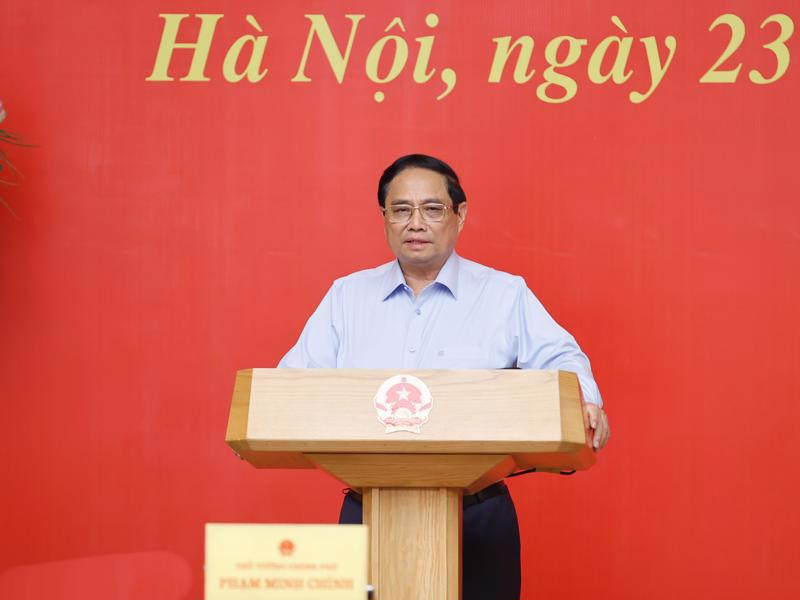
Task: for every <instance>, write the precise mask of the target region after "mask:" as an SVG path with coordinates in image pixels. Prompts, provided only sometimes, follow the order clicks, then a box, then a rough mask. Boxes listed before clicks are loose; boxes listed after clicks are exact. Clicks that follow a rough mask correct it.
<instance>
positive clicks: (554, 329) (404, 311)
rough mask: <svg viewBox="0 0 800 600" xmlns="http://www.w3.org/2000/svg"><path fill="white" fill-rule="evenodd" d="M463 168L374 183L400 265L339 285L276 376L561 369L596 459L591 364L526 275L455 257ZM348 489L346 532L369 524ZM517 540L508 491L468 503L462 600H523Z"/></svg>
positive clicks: (419, 159)
mask: <svg viewBox="0 0 800 600" xmlns="http://www.w3.org/2000/svg"><path fill="white" fill-rule="evenodd" d="M466 200H467V199H466V195H465V193H464V190H463V189H462V188H461V184H460V182H459V179H458V176H457V175H456V173H455V171H453V169H452V168H451V167H450V166H448V165H447V164H446V163H444V162H443V161H441V160H439V159H437V158H434V157H431V156H426V155H423V154H411V155H408V156H403V157H401V158H399V159H397V160H396V161H395V162H394V163H392V164H391V165H390V166H389V167H388V168H387V169H386V170H385V171H384V172H383V175H382V176H381V178H380V181H379V182H378V203H379V205H380V209H381V211H382V213H383V222H384V232H385V234H386V240H387V242H388V244H389V248H390V249H391V250H392V252H393V253H394V255H395V256H396V257H397V260H394V261H392V262H390V263H387V264H384V265H381V266H379V267H376V268H374V269H368V270H365V271H359V272H356V273H352V274H351V275H347V276H345V277H342V278H341V279H337V280H336V281H335V282H334V283H333V285H332V286H331V288H330V290H328V293H327V294H326V295H325V297H324V298H323V299H322V302H321V303H320V305H319V306H318V307H317V309H316V311H314V314H313V315H311V318H310V319H309V320H308V323H307V324H306V326H305V328H304V329H303V332H302V334H301V335H300V339H298V341H297V343H296V344H295V345H294V347H293V348H292V349H291V350H290V351H289V352H288V353H287V354H286V356H284V357H283V359H282V360H281V361H280V364H279V365H278V366H279V367H290V368H314V367H317V368H353V369H398V370H400V369H404V370H405V369H408V370H412V369H507V368H521V369H560V370H564V371H573V372H575V373H577V375H578V379H579V381H580V385H581V390H582V392H583V397H584V400H585V402H586V408H585V413H586V414H585V417H586V420H587V422H588V424H589V426H590V427H591V428H592V429H593V430H594V434H593V439H592V444H593V446H594V448H595V449H597V450H599V449H600V448H602V447H603V446H604V445H605V444H606V442H607V441H608V436H609V428H608V420H607V418H606V415H605V413H604V411H603V409H602V399H601V397H600V392H599V390H598V388H597V384H596V383H595V381H594V378H593V376H592V371H591V367H590V365H589V360H588V358H587V357H586V355H585V354H583V352H581V349H580V348H579V347H578V345H577V343H576V342H575V339H574V338H573V337H572V336H571V335H570V334H569V333H567V332H566V331H565V330H564V329H563V328H562V327H560V326H559V325H558V324H557V323H556V322H555V321H554V320H553V319H552V317H550V315H549V314H548V313H547V311H545V309H544V307H543V306H542V305H541V303H540V302H539V301H538V300H537V299H536V297H535V296H534V295H533V293H532V292H531V291H530V290H529V289H528V287H527V285H526V283H525V281H524V280H523V279H522V278H521V277H518V276H514V275H509V274H508V273H503V272H501V271H495V270H494V269H491V268H489V267H486V266H483V265H480V264H478V263H475V262H472V261H470V260H467V259H464V258H462V257H460V256H459V255H458V254H457V253H456V252H455V246H456V242H457V241H458V236H459V234H460V233H461V230H462V229H463V227H464V223H465V221H466V217H467V202H466ZM361 519H362V507H361V502H360V498H359V496H358V495H357V494H356V493H355V492H353V491H350V492H348V494H347V495H346V496H345V500H344V503H343V505H342V511H341V515H340V517H339V522H340V523H361ZM519 555H520V542H519V528H518V525H517V516H516V512H515V510H514V504H513V502H512V500H511V497H510V495H509V493H508V488H507V487H506V486H505V484H504V483H503V482H498V483H495V484H493V485H491V486H489V487H487V488H485V489H484V490H481V491H480V492H478V493H477V494H473V495H469V496H464V513H463V562H462V573H463V581H462V594H463V599H464V600H478V599H480V600H483V599H486V598H493V599H495V600H515V599H516V598H519V593H520V580H521V571H520V557H519Z"/></svg>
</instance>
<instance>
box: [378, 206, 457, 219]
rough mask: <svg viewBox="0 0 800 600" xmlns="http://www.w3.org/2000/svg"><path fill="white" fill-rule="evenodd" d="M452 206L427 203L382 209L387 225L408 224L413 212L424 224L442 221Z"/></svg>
mask: <svg viewBox="0 0 800 600" xmlns="http://www.w3.org/2000/svg"><path fill="white" fill-rule="evenodd" d="M452 208H453V207H452V206H448V205H446V204H440V203H438V202H429V203H427V204H423V205H421V206H412V205H411V204H393V205H392V206H390V207H389V208H384V209H382V210H383V214H384V216H385V217H386V219H387V220H388V221H389V223H408V222H409V221H410V220H411V217H412V216H413V215H414V211H415V210H418V211H419V216H420V217H422V220H423V221H425V222H426V223H438V222H439V221H441V220H442V219H444V215H445V213H446V212H447V211H448V210H449V209H452Z"/></svg>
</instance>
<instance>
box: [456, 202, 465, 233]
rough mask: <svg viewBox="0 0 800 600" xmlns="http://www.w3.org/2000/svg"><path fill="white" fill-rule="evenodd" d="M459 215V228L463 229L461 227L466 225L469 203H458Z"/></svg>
mask: <svg viewBox="0 0 800 600" xmlns="http://www.w3.org/2000/svg"><path fill="white" fill-rule="evenodd" d="M456 216H457V217H458V229H459V231H461V228H462V227H464V221H466V220H467V203H466V202H462V203H461V204H459V205H458V212H457V213H456Z"/></svg>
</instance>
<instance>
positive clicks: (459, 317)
mask: <svg viewBox="0 0 800 600" xmlns="http://www.w3.org/2000/svg"><path fill="white" fill-rule="evenodd" d="M278 366H279V367H289V368H314V367H316V368H348V369H409V370H410V369H506V368H510V367H515V366H516V367H519V368H522V369H560V370H562V371H573V372H575V373H577V374H578V379H579V380H580V383H581V389H582V391H583V397H584V400H585V401H586V402H591V403H593V404H597V405H599V406H602V399H601V397H600V391H599V390H598V389H597V384H596V383H595V381H594V377H593V376H592V369H591V366H590V365H589V359H588V358H587V357H586V355H585V354H584V353H583V352H581V349H580V348H579V347H578V344H577V343H576V342H575V339H574V338H573V337H572V336H571V335H570V334H569V333H567V332H566V331H565V330H564V329H563V328H562V327H561V326H560V325H558V323H556V322H555V321H554V320H553V318H552V317H551V316H550V315H549V314H548V313H547V311H546V310H545V309H544V307H543V306H542V304H541V303H540V302H539V300H537V299H536V297H535V296H534V295H533V293H532V292H531V291H530V290H529V289H528V286H527V285H526V284H525V280H524V279H522V277H518V276H515V275H509V274H508V273H503V272H502V271H495V270H494V269H491V268H489V267H485V266H483V265H479V264H478V263H476V262H472V261H471V260H466V259H464V258H461V257H460V256H458V255H457V254H456V253H455V252H453V253H452V254H451V255H450V258H448V259H447V262H446V263H445V264H444V266H443V267H442V269H441V271H439V275H438V277H436V280H435V281H434V282H433V283H431V284H430V285H428V286H427V287H426V288H425V289H424V290H423V291H422V292H421V293H420V294H419V295H418V296H416V297H415V296H414V292H413V291H412V290H411V288H410V287H408V285H406V281H405V278H404V277H403V272H402V271H401V269H400V265H399V263H398V262H397V261H396V260H395V261H393V262H390V263H387V264H385V265H381V266H380V267H377V268H375V269H368V270H365V271H358V272H357V273H353V274H351V275H347V276H346V277H342V278H341V279H337V280H336V281H335V282H334V283H333V286H331V288H330V290H328V293H327V294H326V295H325V298H323V299H322V302H321V303H320V305H319V307H317V310H316V311H314V314H313V315H311V318H310V319H309V320H308V323H306V326H305V329H303V333H302V334H301V335H300V339H299V340H297V343H296V344H295V345H294V347H293V348H292V349H291V350H289V352H288V353H287V354H286V356H284V357H283V359H282V360H281V362H280V364H279V365H278Z"/></svg>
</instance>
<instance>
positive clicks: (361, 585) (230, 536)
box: [205, 523, 367, 600]
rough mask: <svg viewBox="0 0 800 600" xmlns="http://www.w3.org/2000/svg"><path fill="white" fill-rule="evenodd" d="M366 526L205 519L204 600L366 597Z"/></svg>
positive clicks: (342, 598) (312, 599)
mask: <svg viewBox="0 0 800 600" xmlns="http://www.w3.org/2000/svg"><path fill="white" fill-rule="evenodd" d="M366 585H367V527H366V526H364V525H246V524H231V523H207V524H206V556H205V600H255V599H267V600H301V599H302V600H351V599H353V600H355V599H356V598H357V599H358V600H364V598H365V597H366V591H365V590H366Z"/></svg>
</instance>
